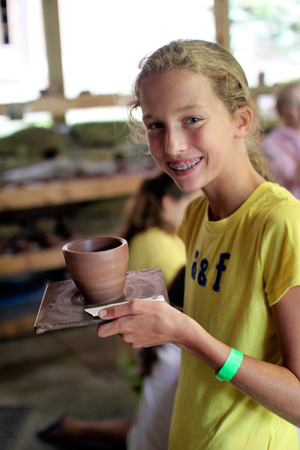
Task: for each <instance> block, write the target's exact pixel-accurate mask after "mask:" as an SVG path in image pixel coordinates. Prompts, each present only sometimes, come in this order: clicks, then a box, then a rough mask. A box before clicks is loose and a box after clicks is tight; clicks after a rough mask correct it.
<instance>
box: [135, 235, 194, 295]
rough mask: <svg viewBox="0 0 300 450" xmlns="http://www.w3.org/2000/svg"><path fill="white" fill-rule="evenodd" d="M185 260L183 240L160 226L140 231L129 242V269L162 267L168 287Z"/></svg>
mask: <svg viewBox="0 0 300 450" xmlns="http://www.w3.org/2000/svg"><path fill="white" fill-rule="evenodd" d="M185 262H186V253H185V246H184V243H183V242H182V240H181V239H180V238H179V237H178V236H177V235H176V234H169V233H167V232H165V231H163V230H161V229H159V228H155V227H153V228H149V229H148V230H146V231H143V232H141V233H138V234H137V235H136V236H134V238H132V239H131V241H130V243H129V263H128V270H141V269H155V268H157V267H160V268H161V270H162V272H163V275H164V279H165V283H166V286H167V288H169V287H170V284H171V282H172V281H173V279H174V277H175V275H176V274H177V272H178V270H179V269H181V267H182V266H184V265H185Z"/></svg>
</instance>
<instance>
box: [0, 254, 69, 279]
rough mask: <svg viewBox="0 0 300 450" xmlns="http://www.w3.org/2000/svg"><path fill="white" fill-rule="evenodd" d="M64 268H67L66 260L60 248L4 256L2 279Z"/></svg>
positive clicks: (0, 259)
mask: <svg viewBox="0 0 300 450" xmlns="http://www.w3.org/2000/svg"><path fill="white" fill-rule="evenodd" d="M63 267H65V260H64V257H63V253H62V249H61V248H59V247H55V248H50V249H45V250H39V251H36V252H24V253H19V254H15V255H3V256H1V258H0V274H1V277H5V276H9V275H14V274H20V273H24V272H38V271H47V270H51V269H59V268H63Z"/></svg>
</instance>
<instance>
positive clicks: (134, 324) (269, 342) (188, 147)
mask: <svg viewBox="0 0 300 450" xmlns="http://www.w3.org/2000/svg"><path fill="white" fill-rule="evenodd" d="M135 96H136V101H135V105H134V108H136V107H138V106H140V107H141V110H142V114H143V122H144V125H145V128H146V136H147V141H148V145H149V149H150V152H151V154H152V156H153V158H154V159H155V161H156V162H157V164H158V165H159V166H160V167H161V168H162V169H163V170H164V171H165V172H166V173H168V174H169V175H170V176H171V177H172V178H173V179H174V181H175V182H176V183H177V184H178V186H179V187H180V188H181V189H182V190H183V191H194V190H196V189H202V191H203V193H204V196H203V197H200V198H199V199H196V200H194V201H193V202H192V203H191V204H190V205H189V207H188V208H187V211H186V214H185V217H184V220H183V222H182V224H181V226H180V229H179V235H180V236H181V237H182V238H183V240H184V242H185V245H186V251H187V266H186V279H185V298H184V313H182V312H180V311H178V310H177V309H175V308H172V307H171V306H170V305H168V304H167V303H163V302H158V303H154V302H153V303H152V302H143V301H141V300H139V301H138V300H135V301H132V302H130V303H129V304H126V305H122V306H120V307H111V308H107V309H105V310H104V311H103V310H102V312H101V313H100V317H101V318H105V319H115V320H113V321H112V322H109V323H106V324H103V325H100V326H99V328H98V335H99V337H104V336H109V335H112V334H116V333H118V334H120V335H121V336H122V337H123V339H124V341H126V342H130V343H131V344H132V346H133V347H145V346H153V345H159V344H163V343H165V342H172V343H175V344H177V345H178V346H180V347H181V348H182V349H183V350H184V351H183V352H182V360H181V372H180V379H179V384H178V388H177V393H176V401H175V405H174V411H173V418H172V425H171V431H170V438H169V447H170V448H171V449H172V450H173V449H180V450H182V449H185V450H187V449H191V450H195V449H197V450H198V449H203V450H212V449H213V450H223V449H228V450H235V449H243V450H244V449H251V450H252V449H255V448H259V449H266V450H267V449H268V450H270V449H289V450H292V449H293V450H296V449H297V450H298V448H299V443H298V436H297V431H296V428H295V426H293V425H292V424H294V425H298V426H299V425H300V381H299V380H300V351H299V348H300V327H299V321H300V227H299V220H300V203H299V201H298V200H297V199H295V198H294V197H293V196H292V195H291V194H290V193H289V192H288V191H286V190H285V189H284V188H282V187H279V186H278V185H277V184H274V183H271V182H268V181H266V180H265V178H264V175H265V174H264V171H263V169H261V168H260V166H259V155H258V154H257V153H256V152H255V149H254V144H255V143H256V145H257V146H258V145H259V143H258V142H257V136H258V132H257V130H258V128H257V119H256V116H255V108H254V106H253V104H252V99H251V95H250V92H249V88H248V85H247V80H246V77H245V74H244V72H243V70H242V69H241V67H240V65H239V64H238V62H237V61H236V60H235V59H234V58H233V56H232V55H231V54H230V53H229V52H228V51H226V50H225V49H224V48H222V47H220V46H219V45H217V44H213V43H209V42H205V41H177V42H172V43H170V44H169V45H166V46H164V47H162V48H161V49H159V50H157V51H156V52H155V53H154V54H153V55H151V56H150V57H149V58H146V59H145V60H144V61H143V62H142V64H141V72H140V74H139V76H138V77H137V80H136V83H135ZM255 141H256V142H255ZM222 381H223V382H222Z"/></svg>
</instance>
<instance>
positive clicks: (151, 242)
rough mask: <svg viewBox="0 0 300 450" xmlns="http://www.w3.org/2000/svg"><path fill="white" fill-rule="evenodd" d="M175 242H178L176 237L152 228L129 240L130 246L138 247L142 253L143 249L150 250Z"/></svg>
mask: <svg viewBox="0 0 300 450" xmlns="http://www.w3.org/2000/svg"><path fill="white" fill-rule="evenodd" d="M177 240H179V238H178V236H176V235H174V234H170V233H167V232H166V231H164V230H162V229H160V228H156V227H153V228H149V229H148V230H145V231H143V232H141V233H138V234H137V235H136V236H134V238H132V240H131V245H134V246H140V247H141V249H142V250H143V251H144V250H145V248H149V249H150V250H152V249H153V247H157V246H162V245H164V246H165V245H167V244H169V245H172V244H173V243H175V242H177Z"/></svg>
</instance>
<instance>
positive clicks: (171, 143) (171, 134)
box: [165, 128, 186, 156]
mask: <svg viewBox="0 0 300 450" xmlns="http://www.w3.org/2000/svg"><path fill="white" fill-rule="evenodd" d="M185 148H186V142H185V139H184V135H183V133H182V131H180V130H178V129H177V128H172V129H170V128H169V129H167V130H166V133H165V152H166V153H167V154H168V155H171V156H174V155H177V154H178V153H180V152H182V151H183V150H185Z"/></svg>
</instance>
